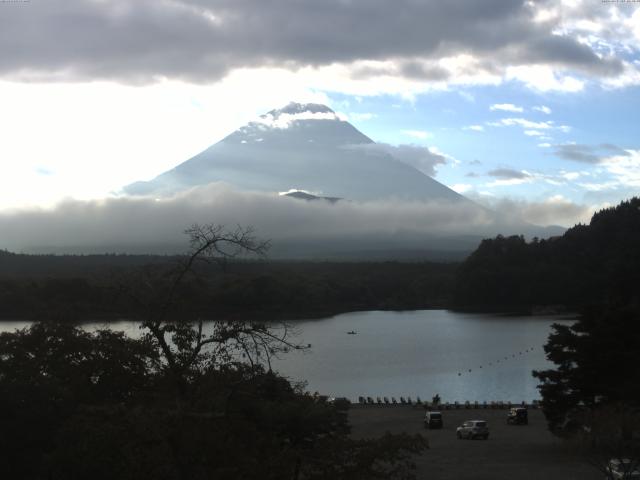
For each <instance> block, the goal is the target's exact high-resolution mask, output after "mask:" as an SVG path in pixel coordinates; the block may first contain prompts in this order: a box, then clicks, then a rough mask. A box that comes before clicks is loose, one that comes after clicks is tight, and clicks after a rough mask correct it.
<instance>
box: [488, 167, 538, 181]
mask: <svg viewBox="0 0 640 480" xmlns="http://www.w3.org/2000/svg"><path fill="white" fill-rule="evenodd" d="M487 175H490V176H492V177H496V178H503V179H507V180H510V179H514V178H517V179H525V178H531V174H530V173H527V172H524V171H521V170H513V169H511V168H497V169H495V170H491V171H489V172H487Z"/></svg>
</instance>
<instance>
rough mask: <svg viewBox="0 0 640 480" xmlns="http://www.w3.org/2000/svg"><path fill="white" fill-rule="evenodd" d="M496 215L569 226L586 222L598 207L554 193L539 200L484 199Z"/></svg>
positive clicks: (538, 223)
mask: <svg viewBox="0 0 640 480" xmlns="http://www.w3.org/2000/svg"><path fill="white" fill-rule="evenodd" d="M485 201H488V203H489V206H490V207H491V208H492V209H494V210H495V211H496V213H497V214H498V215H504V216H505V217H507V218H510V217H513V216H515V217H516V218H519V219H522V220H524V221H527V222H529V223H533V224H534V225H561V226H564V227H570V226H572V225H575V224H577V223H588V222H589V220H590V219H591V216H592V215H593V214H594V213H595V211H596V210H597V209H598V207H595V206H587V205H581V204H577V203H574V202H572V201H570V200H568V199H566V198H565V197H563V196H562V195H554V196H551V197H548V198H546V199H544V200H540V201H525V200H518V199H509V198H506V199H500V200H494V199H485Z"/></svg>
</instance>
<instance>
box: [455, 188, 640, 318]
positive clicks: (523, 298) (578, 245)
mask: <svg viewBox="0 0 640 480" xmlns="http://www.w3.org/2000/svg"><path fill="white" fill-rule="evenodd" d="M639 267H640V198H638V197H634V198H632V199H631V200H628V201H624V202H622V203H620V204H619V205H618V206H616V207H613V208H608V209H605V210H602V211H599V212H597V213H596V214H594V215H593V217H592V219H591V222H590V223H589V225H581V224H579V225H576V226H575V227H573V228H571V229H569V230H567V231H566V232H565V234H564V235H562V236H560V237H552V238H550V239H548V240H538V239H533V240H532V241H531V242H527V241H525V239H524V238H523V237H522V236H511V237H503V236H498V237H496V238H494V239H489V240H483V241H482V243H481V244H480V246H479V247H478V249H477V250H476V251H475V252H473V253H472V254H471V255H470V256H469V258H468V259H467V260H466V261H465V262H464V263H463V264H461V266H460V268H459V269H458V272H457V277H456V290H455V296H454V304H455V306H456V307H457V308H469V309H491V310H496V309H497V310H531V309H532V308H533V309H535V308H536V307H537V306H549V305H555V306H563V307H564V308H567V309H579V308H582V307H584V306H587V305H592V304H602V303H629V302H631V303H637V302H638V300H639V298H640V297H639V293H638V290H637V285H638V284H639V283H640V268H639Z"/></svg>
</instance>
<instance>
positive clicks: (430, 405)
mask: <svg viewBox="0 0 640 480" xmlns="http://www.w3.org/2000/svg"><path fill="white" fill-rule="evenodd" d="M358 403H359V404H360V405H422V406H423V407H424V408H425V409H440V410H459V409H494V410H495V409H499V410H504V409H510V408H513V407H526V408H533V409H536V408H538V407H539V406H540V404H539V401H538V400H533V401H532V402H531V403H527V402H525V401H522V402H521V403H513V402H503V401H491V402H487V401H484V402H478V401H475V402H470V401H468V400H467V401H465V402H457V401H456V402H452V403H451V402H437V403H434V402H426V401H425V402H423V401H422V400H421V399H420V397H416V399H415V401H414V400H412V398H411V397H399V399H398V400H396V398H395V397H391V398H389V397H376V398H375V400H374V399H373V397H363V396H360V397H358Z"/></svg>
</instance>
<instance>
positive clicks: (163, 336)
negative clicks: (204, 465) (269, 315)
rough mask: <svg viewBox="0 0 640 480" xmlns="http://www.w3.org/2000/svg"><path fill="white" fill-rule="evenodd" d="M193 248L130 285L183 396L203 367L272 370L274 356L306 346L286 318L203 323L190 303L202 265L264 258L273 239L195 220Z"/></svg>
mask: <svg viewBox="0 0 640 480" xmlns="http://www.w3.org/2000/svg"><path fill="white" fill-rule="evenodd" d="M185 233H186V234H187V235H188V236H189V245H190V250H189V252H188V254H187V255H185V256H183V257H180V258H179V260H178V261H177V262H176V264H175V265H174V266H172V267H171V268H161V267H160V268H158V267H148V268H146V269H145V270H144V271H142V272H140V274H139V275H138V277H137V278H136V280H135V281H134V282H133V283H135V285H136V287H135V289H134V288H131V283H130V284H129V286H128V287H127V289H128V293H129V294H130V295H131V296H132V297H133V299H134V301H135V302H136V303H137V304H138V311H139V312H140V314H141V316H142V319H141V320H142V322H141V328H142V329H143V332H144V333H143V336H144V337H145V339H146V340H147V341H149V342H152V343H153V344H154V345H156V346H157V348H158V349H159V350H160V351H161V353H162V358H163V361H164V366H163V367H164V368H165V369H166V371H167V373H168V374H169V376H170V377H171V378H172V379H173V381H174V382H175V385H176V387H177V390H178V394H179V395H184V394H185V393H186V390H187V386H188V384H189V380H190V378H192V377H193V376H194V375H198V374H200V373H202V371H203V370H204V369H207V368H216V367H220V366H222V365H229V364H230V363H233V362H246V363H248V364H250V365H252V366H254V365H258V364H260V365H264V366H266V367H267V368H268V369H269V370H270V369H271V359H272V357H273V356H274V355H276V356H277V355H278V354H279V353H282V352H286V351H288V350H291V349H304V348H306V347H303V346H302V345H300V344H298V343H296V342H294V341H293V340H292V329H291V327H290V325H288V324H287V323H284V322H281V323H279V324H278V325H277V326H274V325H267V324H265V323H264V322H261V321H254V320H251V319H242V320H238V319H215V320H212V321H210V322H206V323H205V322H204V321H203V318H202V317H201V316H199V315H198V313H199V312H195V311H193V309H192V308H191V306H190V305H189V300H188V295H189V289H190V288H191V287H193V286H194V285H196V284H197V283H198V281H199V280H200V274H199V268H198V266H199V264H201V263H204V264H209V263H212V262H214V263H217V264H224V262H226V261H227V260H231V259H236V258H244V257H247V258H249V257H254V258H263V257H265V256H266V253H267V251H268V248H269V242H268V241H263V240H259V239H258V238H257V237H256V236H255V235H254V231H253V229H252V228H251V227H241V226H237V227H236V228H234V229H231V230H230V229H227V228H225V226H223V225H216V224H207V225H199V224H196V225H193V226H191V227H190V228H189V229H187V230H186V231H185Z"/></svg>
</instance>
